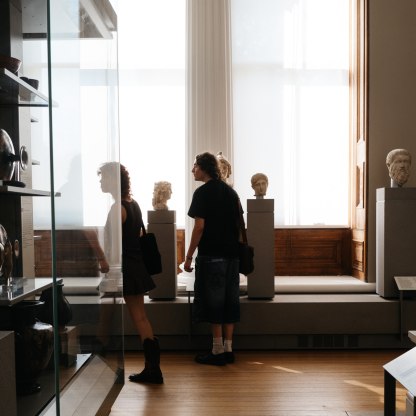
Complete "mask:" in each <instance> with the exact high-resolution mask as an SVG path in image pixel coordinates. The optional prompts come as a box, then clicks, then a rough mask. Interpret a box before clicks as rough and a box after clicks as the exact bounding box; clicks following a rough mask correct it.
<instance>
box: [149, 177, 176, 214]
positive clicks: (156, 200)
mask: <svg viewBox="0 0 416 416" xmlns="http://www.w3.org/2000/svg"><path fill="white" fill-rule="evenodd" d="M171 196H172V185H171V183H170V182H166V181H160V182H155V186H154V190H153V199H152V205H153V209H154V210H156V211H159V210H167V209H168V205H167V201H168V199H170V197H171Z"/></svg>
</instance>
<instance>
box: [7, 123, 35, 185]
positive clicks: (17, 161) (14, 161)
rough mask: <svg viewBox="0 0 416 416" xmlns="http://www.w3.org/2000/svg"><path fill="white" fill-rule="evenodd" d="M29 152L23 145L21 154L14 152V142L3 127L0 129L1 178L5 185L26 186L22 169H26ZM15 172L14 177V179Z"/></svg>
mask: <svg viewBox="0 0 416 416" xmlns="http://www.w3.org/2000/svg"><path fill="white" fill-rule="evenodd" d="M28 162H29V154H28V153H27V150H26V147H25V146H22V147H21V148H20V151H19V155H15V154H14V146H13V142H12V140H11V139H10V136H9V135H8V134H7V132H6V131H5V130H3V129H0V180H1V181H2V182H3V183H4V185H9V186H18V187H23V188H24V187H25V184H24V183H23V182H21V181H20V170H26V168H27V165H28ZM13 174H14V178H13V179H12V177H13Z"/></svg>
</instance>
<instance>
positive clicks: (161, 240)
mask: <svg viewBox="0 0 416 416" xmlns="http://www.w3.org/2000/svg"><path fill="white" fill-rule="evenodd" d="M171 195H172V188H171V184H170V183H169V182H166V181H160V182H156V183H155V188H154V192H153V200H152V204H153V208H154V211H147V221H148V225H147V231H148V232H150V233H154V234H155V236H156V240H157V245H158V247H159V251H160V255H161V256H162V273H160V274H158V275H157V277H155V284H156V288H155V289H153V290H151V291H150V292H149V298H150V299H175V298H176V295H177V252H176V211H170V210H169V209H168V206H167V200H168V199H169V198H170V197H171Z"/></svg>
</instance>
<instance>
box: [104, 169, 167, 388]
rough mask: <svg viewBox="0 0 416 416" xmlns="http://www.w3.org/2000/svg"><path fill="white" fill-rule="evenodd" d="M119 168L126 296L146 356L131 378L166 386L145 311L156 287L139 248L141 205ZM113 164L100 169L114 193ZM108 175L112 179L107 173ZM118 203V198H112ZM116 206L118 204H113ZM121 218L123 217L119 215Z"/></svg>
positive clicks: (124, 293)
mask: <svg viewBox="0 0 416 416" xmlns="http://www.w3.org/2000/svg"><path fill="white" fill-rule="evenodd" d="M119 166H120V192H121V222H122V270H123V296H124V300H125V302H126V305H127V308H128V310H129V313H130V316H131V318H132V321H133V322H134V324H135V326H136V329H137V331H138V333H139V335H140V338H141V341H142V343H143V349H144V355H145V368H144V370H143V371H142V372H141V373H137V374H132V375H130V377H129V379H130V380H131V381H136V382H139V383H155V384H161V383H163V376H162V372H161V371H160V367H159V362H160V349H159V343H158V340H157V338H155V337H154V335H153V329H152V326H151V324H150V322H149V320H148V318H147V315H146V311H145V308H144V294H145V293H146V292H148V291H149V290H151V289H154V288H155V287H156V286H155V284H154V282H153V280H152V277H151V276H150V275H149V273H148V272H147V270H146V267H145V265H144V262H143V258H142V252H141V249H140V238H139V237H140V231H141V228H142V226H143V219H142V213H141V210H140V207H139V204H138V203H137V202H136V201H135V200H134V199H133V198H132V195H131V187H130V175H129V173H128V171H127V169H126V168H125V167H124V166H123V165H119ZM113 168H114V163H107V164H104V165H103V166H101V168H100V171H99V173H100V174H101V189H102V191H103V192H110V193H112V192H114V189H117V188H116V187H111V186H108V183H109V181H110V183H111V181H112V180H113V179H112V176H113ZM106 173H109V175H110V177H109V175H108V174H106ZM112 196H113V198H114V199H115V200H116V195H112ZM114 206H115V205H114ZM119 215H120V214H119Z"/></svg>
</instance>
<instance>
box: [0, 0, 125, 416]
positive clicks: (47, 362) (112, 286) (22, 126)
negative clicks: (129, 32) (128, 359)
mask: <svg viewBox="0 0 416 416" xmlns="http://www.w3.org/2000/svg"><path fill="white" fill-rule="evenodd" d="M0 23H1V25H0V34H1V36H0V129H1V130H0V133H1V139H0V207H1V208H0V283H1V291H0V344H1V343H2V342H3V340H7V348H9V349H14V351H11V352H13V353H14V356H15V360H14V362H13V363H12V364H13V365H10V369H9V370H8V371H9V373H8V374H10V378H9V379H8V380H7V383H5V382H3V381H1V380H0V393H1V396H2V397H9V400H8V402H10V405H8V407H7V414H8V415H13V414H17V415H37V414H42V415H56V414H61V413H67V411H68V409H70V410H71V414H72V413H78V414H83V415H95V414H108V413H109V412H110V409H111V405H112V403H113V401H114V400H115V397H117V394H118V392H119V391H120V389H121V388H122V385H123V383H124V361H123V357H124V354H123V316H122V302H121V299H122V296H121V294H122V293H121V292H122V284H121V281H122V275H121V217H120V216H118V215H112V214H110V212H114V211H115V212H117V209H114V208H117V205H118V204H119V202H120V201H119V199H120V191H119V168H118V166H119V134H118V68H117V16H116V10H115V8H114V7H113V6H112V4H111V3H110V1H108V0H51V1H47V0H6V1H2V2H1V4H0ZM8 58H17V59H18V61H20V65H19V62H17V65H18V68H17V69H16V66H14V67H13V66H12V65H11V64H12V63H15V64H16V61H13V60H8ZM9 61H10V62H9ZM107 163H110V164H111V166H113V167H114V174H113V178H114V181H113V182H112V184H111V186H110V188H105V189H104V188H103V189H102V188H101V186H100V177H99V176H98V175H97V171H98V170H99V168H100V167H101V166H102V165H103V164H107ZM112 208H113V209H112ZM10 334H12V338H13V341H14V342H13V343H10V342H9V341H10ZM4 342H5V344H4V345H6V341H4ZM12 344H14V346H13V345H12ZM2 348H3V344H1V345H0V349H1V350H2V351H3V349H2ZM4 348H6V347H4ZM4 380H5V379H4ZM6 384H7V385H6ZM86 386H88V388H86Z"/></svg>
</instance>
